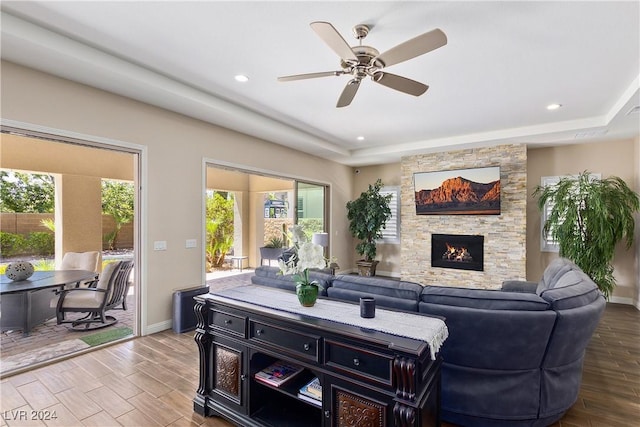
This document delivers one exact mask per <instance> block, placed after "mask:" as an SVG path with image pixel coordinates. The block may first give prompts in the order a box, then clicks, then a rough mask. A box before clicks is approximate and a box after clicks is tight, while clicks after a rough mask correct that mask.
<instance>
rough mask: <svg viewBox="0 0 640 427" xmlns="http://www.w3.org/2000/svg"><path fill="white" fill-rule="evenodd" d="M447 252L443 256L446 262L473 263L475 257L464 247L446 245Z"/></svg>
mask: <svg viewBox="0 0 640 427" xmlns="http://www.w3.org/2000/svg"><path fill="white" fill-rule="evenodd" d="M446 245H447V250H446V252H445V253H443V254H442V259H444V260H446V261H458V262H473V257H472V256H471V254H470V253H469V251H468V250H467V248H465V247H464V246H460V247H456V246H453V245H450V244H449V243H446Z"/></svg>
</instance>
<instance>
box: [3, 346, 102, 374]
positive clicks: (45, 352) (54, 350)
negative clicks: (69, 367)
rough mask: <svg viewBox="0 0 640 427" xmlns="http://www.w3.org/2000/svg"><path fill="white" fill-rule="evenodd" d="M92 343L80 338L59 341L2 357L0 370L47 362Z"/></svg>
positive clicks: (82, 348) (4, 370)
mask: <svg viewBox="0 0 640 427" xmlns="http://www.w3.org/2000/svg"><path fill="white" fill-rule="evenodd" d="M89 347H90V345H89V344H87V343H86V342H84V341H81V340H79V339H73V340H65V341H62V342H59V343H55V344H50V345H47V346H44V347H41V348H39V349H37V350H32V351H27V352H25V353H20V354H14V355H13V356H7V357H4V356H3V357H2V360H1V361H0V372H1V373H5V372H9V371H13V370H15V369H20V368H24V367H26V366H29V365H33V364H35V363H40V362H45V361H47V360H51V359H53V358H55V357H60V356H64V355H65V354H69V353H74V352H76V351H80V350H84V349H85V348H89Z"/></svg>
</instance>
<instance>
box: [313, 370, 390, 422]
mask: <svg viewBox="0 0 640 427" xmlns="http://www.w3.org/2000/svg"><path fill="white" fill-rule="evenodd" d="M325 383H326V385H323V386H322V391H323V394H324V396H325V399H328V401H327V400H325V402H324V407H325V408H329V409H328V412H327V411H325V416H326V417H327V418H328V419H329V420H330V421H329V423H328V424H327V425H329V426H333V427H385V426H392V425H393V413H392V409H393V406H392V405H391V404H390V399H389V398H388V397H386V396H384V395H383V394H381V393H376V392H374V391H373V390H372V389H366V388H364V387H359V386H356V385H353V384H349V383H347V382H343V381H340V380H337V379H334V378H331V377H328V378H327V379H326V380H325ZM325 421H327V420H325Z"/></svg>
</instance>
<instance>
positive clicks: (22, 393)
mask: <svg viewBox="0 0 640 427" xmlns="http://www.w3.org/2000/svg"><path fill="white" fill-rule="evenodd" d="M197 379H198V352H197V347H196V345H195V342H194V341H193V333H184V334H175V333H173V332H172V331H170V330H169V331H164V332H160V333H157V334H154V335H149V336H146V337H141V338H136V339H133V340H130V341H126V342H120V343H117V344H114V345H111V346H109V347H104V348H101V349H98V350H96V351H93V352H91V353H87V354H83V355H80V356H76V357H72V358H69V359H67V360H64V361H61V362H57V363H54V364H51V365H48V366H45V367H42V368H38V369H34V370H32V371H29V372H25V373H21V374H17V375H14V376H10V377H7V378H4V379H3V380H2V381H0V398H1V401H0V413H1V415H2V417H1V420H0V423H1V424H0V425H2V426H36V425H39V426H43V425H47V426H65V427H74V426H172V427H178V426H214V427H228V426H231V424H230V423H228V422H226V421H224V420H221V419H219V418H214V417H211V418H204V417H201V416H199V415H197V414H196V413H194V412H193V405H192V399H193V396H194V394H195V389H196V387H197V381H198V380H197ZM53 414H55V416H56V418H55V419H54V418H53ZM47 417H49V418H50V419H43V418H47ZM21 418H22V419H21ZM635 425H640V311H638V310H637V309H635V308H634V307H631V306H624V305H617V304H609V305H608V306H607V309H606V310H605V314H604V317H603V319H602V321H601V322H600V325H599V327H598V329H597V331H596V333H595V335H594V337H593V339H592V341H591V343H590V344H589V347H588V349H587V354H586V358H585V364H584V374H583V382H582V387H581V390H580V395H579V397H578V400H577V402H576V403H575V405H574V406H573V407H572V408H571V409H570V410H569V411H568V412H567V414H566V415H565V416H564V418H563V419H562V420H560V421H559V422H557V423H556V424H554V426H553V427H576V426H580V427H604V426H624V427H627V426H635ZM443 426H445V427H451V425H450V424H446V423H443Z"/></svg>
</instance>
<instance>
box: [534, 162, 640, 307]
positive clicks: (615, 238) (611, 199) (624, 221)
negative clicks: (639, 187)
mask: <svg viewBox="0 0 640 427" xmlns="http://www.w3.org/2000/svg"><path fill="white" fill-rule="evenodd" d="M533 195H534V196H536V197H538V208H540V209H541V210H542V209H544V207H545V205H546V204H549V205H550V206H551V209H550V211H549V215H548V217H547V220H546V222H545V224H544V228H543V231H544V233H545V235H548V236H551V237H552V238H553V239H554V240H555V241H557V242H558V244H559V245H560V256H562V257H566V258H569V259H570V260H572V261H573V262H575V263H576V264H577V265H578V266H579V267H580V268H581V269H582V270H583V271H584V272H585V273H587V274H588V275H589V276H590V277H591V278H592V279H593V281H594V282H596V284H597V285H598V287H599V288H600V290H601V291H602V293H603V294H604V295H605V297H606V298H607V299H608V298H609V296H611V293H612V292H613V289H614V288H615V279H614V277H613V266H612V265H611V262H612V260H613V255H614V253H615V248H616V245H617V244H618V242H620V241H624V242H625V244H626V247H627V248H629V247H631V245H632V244H633V236H634V226H635V222H634V217H633V215H634V213H635V212H637V211H638V210H639V209H640V201H639V198H638V195H637V194H636V193H634V192H633V191H632V190H631V189H630V188H629V187H628V186H627V184H626V183H625V182H624V181H623V180H622V179H621V178H618V177H609V178H607V179H602V180H600V179H594V178H593V176H592V175H591V174H590V173H589V172H587V171H585V172H582V173H581V174H579V175H577V176H572V177H564V178H562V179H560V181H559V182H558V184H556V185H552V186H546V187H543V186H538V187H536V190H535V192H534V193H533Z"/></svg>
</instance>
